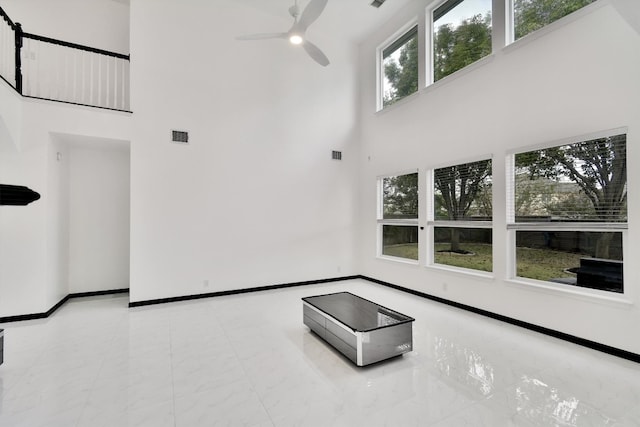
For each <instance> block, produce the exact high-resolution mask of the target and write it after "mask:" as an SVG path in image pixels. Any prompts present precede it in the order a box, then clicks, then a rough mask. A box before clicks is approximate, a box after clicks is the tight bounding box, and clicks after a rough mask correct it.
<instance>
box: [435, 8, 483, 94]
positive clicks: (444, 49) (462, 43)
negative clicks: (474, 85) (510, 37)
mask: <svg viewBox="0 0 640 427" xmlns="http://www.w3.org/2000/svg"><path fill="white" fill-rule="evenodd" d="M432 18H433V21H432V22H433V54H432V59H433V62H432V68H433V81H434V82H437V81H438V80H440V79H441V78H443V77H446V76H448V75H449V74H451V73H454V72H456V71H458V70H460V69H462V68H464V67H466V66H467V65H469V64H472V63H474V62H476V61H477V60H479V59H480V58H483V57H485V56H487V55H489V54H490V53H491V0H449V1H447V2H445V3H443V4H442V5H440V6H439V7H437V8H436V9H434V10H433V14H432Z"/></svg>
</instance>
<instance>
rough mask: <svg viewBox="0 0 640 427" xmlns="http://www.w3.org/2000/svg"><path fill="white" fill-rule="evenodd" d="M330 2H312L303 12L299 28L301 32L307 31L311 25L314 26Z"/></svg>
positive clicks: (321, 0) (323, 0) (317, 0)
mask: <svg viewBox="0 0 640 427" xmlns="http://www.w3.org/2000/svg"><path fill="white" fill-rule="evenodd" d="M327 1H328V0H311V1H310V2H309V4H308V5H307V7H306V8H305V9H304V11H303V12H302V16H300V20H299V21H298V25H297V27H298V28H299V30H300V31H303V32H304V31H305V30H306V29H307V28H308V27H309V25H311V24H313V23H314V22H315V20H316V19H318V17H319V16H320V14H321V13H322V11H323V10H324V8H325V6H326V5H327Z"/></svg>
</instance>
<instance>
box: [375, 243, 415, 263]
mask: <svg viewBox="0 0 640 427" xmlns="http://www.w3.org/2000/svg"><path fill="white" fill-rule="evenodd" d="M382 253H383V255H388V256H395V257H398V258H407V259H413V260H416V261H417V260H418V243H417V242H416V243H407V244H398V245H387V246H385V247H384V248H383V249H382Z"/></svg>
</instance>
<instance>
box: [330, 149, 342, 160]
mask: <svg viewBox="0 0 640 427" xmlns="http://www.w3.org/2000/svg"><path fill="white" fill-rule="evenodd" d="M331 158H332V159H333V160H342V151H332V152H331Z"/></svg>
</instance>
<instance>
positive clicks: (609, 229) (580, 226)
mask: <svg viewBox="0 0 640 427" xmlns="http://www.w3.org/2000/svg"><path fill="white" fill-rule="evenodd" d="M622 134H625V135H626V134H628V129H627V128H626V127H625V128H617V129H610V130H606V131H602V132H595V133H591V134H586V135H581V136H577V137H572V138H567V139H564V140H558V141H553V142H549V143H546V144H540V145H536V146H531V147H526V148H519V149H517V150H512V151H510V152H508V153H507V158H506V173H507V177H506V184H507V185H506V187H507V188H506V190H507V194H506V196H507V197H506V209H507V211H506V218H507V239H508V241H507V245H508V247H507V250H508V257H507V260H508V262H507V266H508V267H507V268H508V271H507V280H508V281H511V282H514V283H518V284H524V285H528V286H534V287H538V288H544V289H550V290H553V291H559V292H566V293H573V294H580V295H589V296H597V297H600V298H604V299H612V300H617V299H619V298H620V296H622V298H626V297H628V295H629V286H626V287H623V288H622V290H621V291H611V290H606V289H600V288H597V287H592V286H583V285H580V284H578V283H577V282H576V283H563V282H562V281H560V280H558V281H555V280H538V279H533V278H528V277H521V276H518V272H517V269H518V265H517V250H518V245H517V241H516V240H517V234H518V233H519V232H538V233H559V234H562V233H568V232H575V233H581V234H587V233H594V234H597V233H620V234H621V244H622V248H621V255H622V260H621V261H622V265H624V260H627V259H629V258H628V256H627V252H628V219H627V220H626V221H624V222H623V221H612V222H608V221H600V222H597V221H593V222H587V221H582V222H575V221H571V220H559V221H557V222H541V221H536V220H532V219H529V220H523V219H521V220H517V219H516V193H515V192H516V172H515V170H516V165H515V156H516V155H517V154H520V153H530V152H534V151H538V150H545V149H551V148H556V147H564V146H569V145H572V144H579V143H585V142H590V141H594V140H597V139H601V138H609V137H613V136H616V135H622ZM625 162H626V158H625ZM626 182H627V183H628V180H627V181H626ZM625 185H626V184H625ZM586 259H589V258H588V257H587V258H586ZM592 259H597V258H596V257H593V258H592ZM610 260H611V261H615V258H610ZM622 280H623V283H624V274H623V277H622Z"/></svg>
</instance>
